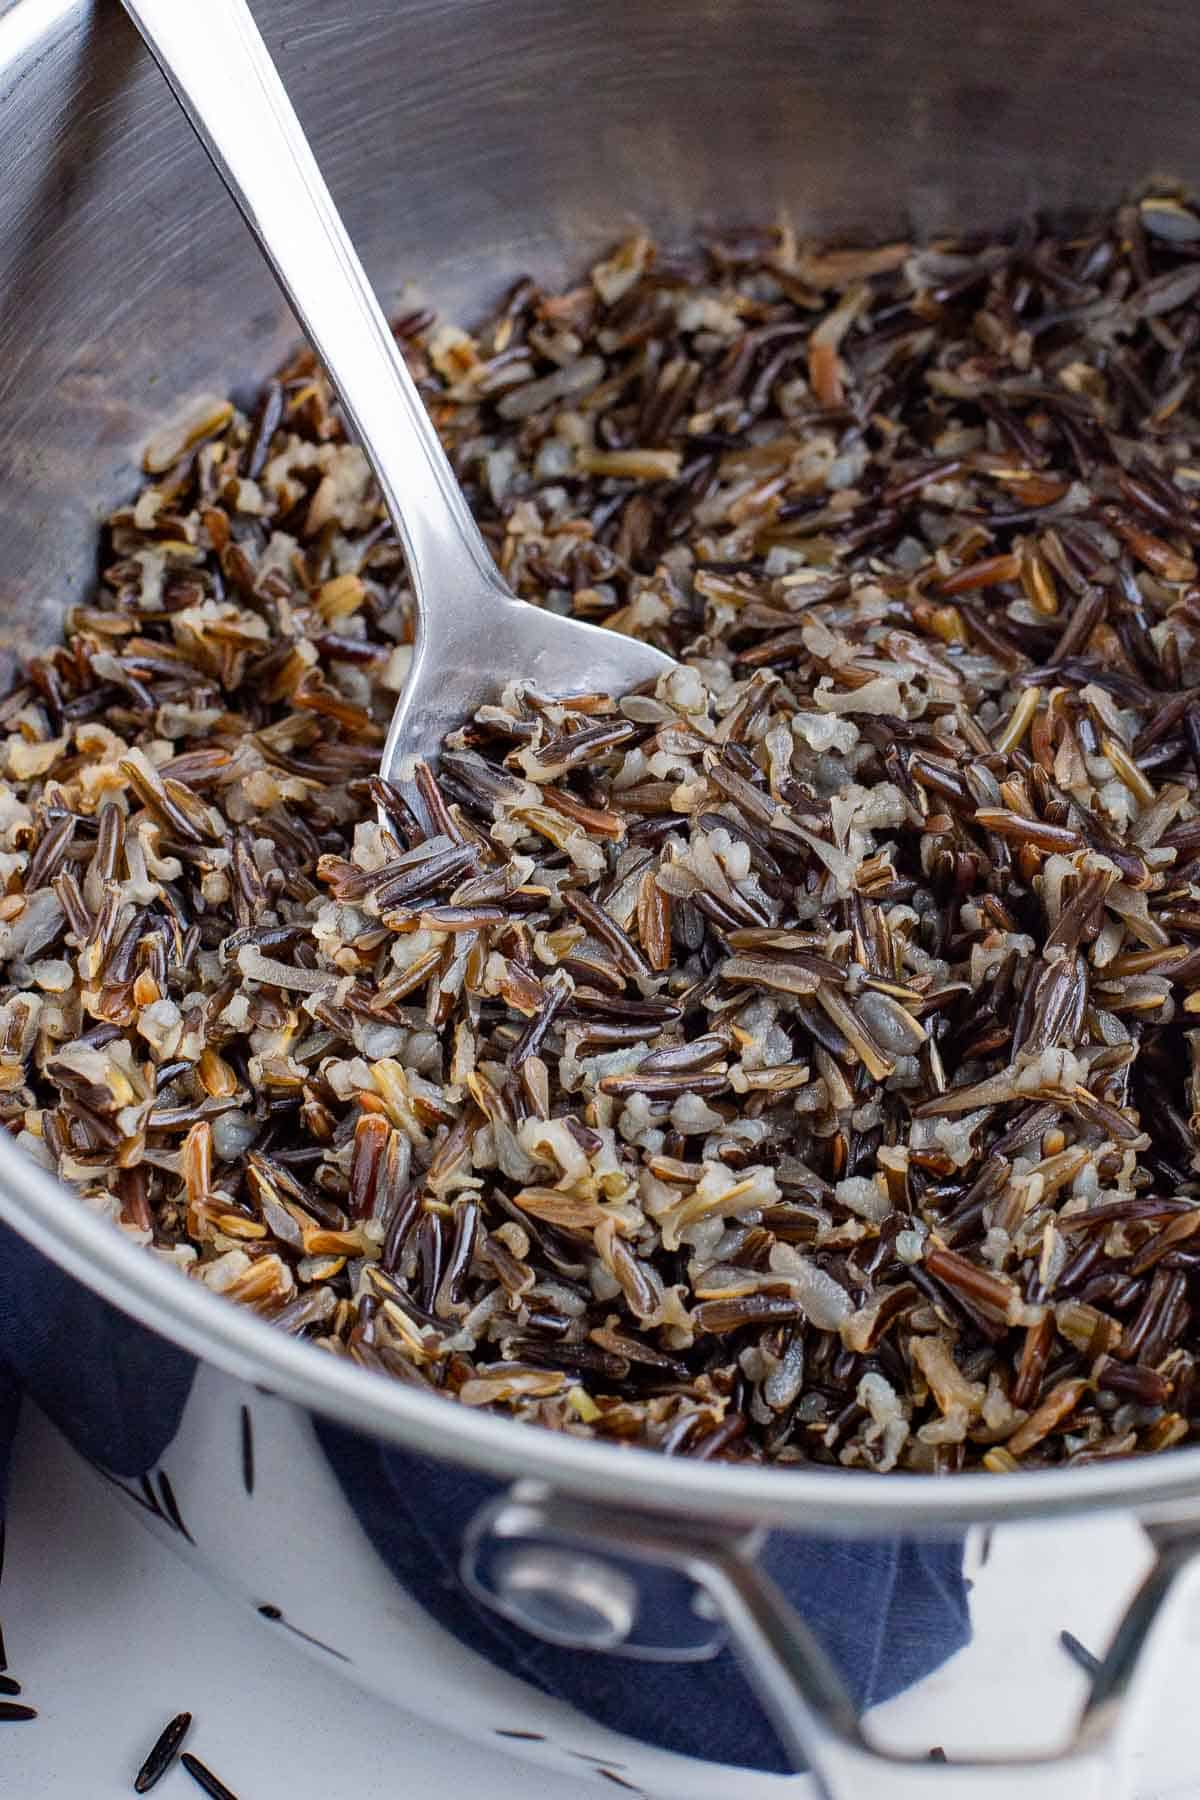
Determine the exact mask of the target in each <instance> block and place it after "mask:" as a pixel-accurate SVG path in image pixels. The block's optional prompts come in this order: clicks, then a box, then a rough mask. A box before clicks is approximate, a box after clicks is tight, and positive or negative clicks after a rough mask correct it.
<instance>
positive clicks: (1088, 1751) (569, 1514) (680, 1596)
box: [462, 1482, 1200, 1800]
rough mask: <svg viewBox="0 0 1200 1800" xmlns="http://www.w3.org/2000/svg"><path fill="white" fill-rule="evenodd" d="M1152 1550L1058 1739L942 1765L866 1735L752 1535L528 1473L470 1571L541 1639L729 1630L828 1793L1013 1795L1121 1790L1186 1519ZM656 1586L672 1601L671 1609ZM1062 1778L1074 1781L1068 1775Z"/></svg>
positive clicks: (481, 1528) (715, 1644)
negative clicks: (573, 1489)
mask: <svg viewBox="0 0 1200 1800" xmlns="http://www.w3.org/2000/svg"><path fill="white" fill-rule="evenodd" d="M1147 1529H1148V1531H1149V1534H1150V1536H1151V1539H1152V1541H1153V1542H1154V1545H1155V1548H1156V1551H1157V1557H1156V1560H1155V1562H1154V1564H1153V1566H1152V1567H1151V1569H1150V1571H1149V1573H1148V1574H1147V1576H1146V1578H1145V1580H1144V1581H1143V1582H1142V1584H1141V1586H1140V1587H1139V1589H1138V1591H1137V1593H1136V1594H1135V1595H1134V1596H1133V1599H1132V1600H1131V1601H1130V1603H1129V1606H1128V1607H1127V1609H1126V1611H1125V1615H1124V1617H1123V1618H1122V1621H1121V1623H1120V1626H1119V1627H1118V1629H1117V1633H1116V1635H1115V1637H1114V1639H1113V1642H1112V1646H1111V1648H1110V1650H1109V1652H1108V1654H1107V1656H1106V1657H1105V1659H1104V1661H1103V1663H1102V1664H1101V1666H1100V1668H1099V1669H1098V1670H1097V1672H1096V1675H1095V1677H1094V1680H1093V1685H1092V1692H1091V1695H1090V1697H1089V1699H1088V1702H1087V1704H1086V1706H1085V1707H1084V1710H1083V1714H1082V1717H1081V1719H1080V1721H1079V1724H1078V1727H1077V1729H1076V1731H1075V1733H1074V1734H1073V1736H1072V1738H1071V1739H1070V1741H1069V1742H1068V1743H1067V1744H1066V1745H1064V1747H1063V1748H1062V1749H1060V1750H1055V1751H1050V1752H1048V1753H1045V1754H1032V1755H1027V1756H1023V1755H1016V1756H1012V1757H1004V1756H993V1757H986V1758H982V1757H980V1758H976V1757H968V1758H965V1759H962V1760H959V1759H955V1760H954V1761H948V1762H946V1763H939V1762H931V1761H929V1759H928V1758H927V1757H926V1756H916V1755H906V1754H903V1753H897V1752H893V1751H890V1750H887V1749H884V1748H882V1747H880V1746H879V1745H877V1744H876V1743H874V1742H873V1741H872V1739H871V1738H870V1737H869V1735H868V1734H867V1732H866V1730H865V1729H864V1726H863V1722H862V1720H861V1718H860V1717H859V1714H858V1711H857V1708H856V1706H855V1704H854V1701H853V1700H852V1698H851V1696H850V1694H849V1692H848V1690H847V1688H846V1686H845V1683H844V1682H843V1680H842V1678H841V1676H840V1675H839V1674H838V1672H837V1670H836V1669H835V1668H834V1666H833V1664H832V1663H831V1662H830V1660H829V1658H828V1657H827V1656H826V1654H825V1652H824V1650H823V1649H822V1648H821V1646H820V1644H818V1642H817V1641H816V1639H815V1638H814V1637H813V1635H812V1633H811V1632H810V1631H809V1629H808V1627H807V1625H806V1624H805V1623H804V1620H803V1619H802V1618H801V1617H800V1615H799V1613H797V1612H796V1610H795V1608H794V1607H792V1606H791V1605H790V1603H789V1602H788V1601H787V1600H786V1599H785V1598H784V1596H783V1595H782V1594H781V1593H780V1591H779V1589H778V1588H777V1587H776V1585H775V1583H774V1582H773V1581H771V1580H770V1578H769V1577H768V1576H766V1575H764V1574H763V1572H762V1570H761V1569H760V1568H759V1566H758V1564H757V1561H756V1556H757V1551H758V1548H759V1546H760V1544H761V1541H762V1534H761V1532H756V1531H743V1530H739V1529H738V1527H737V1526H736V1524H732V1523H731V1524H729V1525H724V1526H722V1525H719V1524H712V1523H706V1522H704V1521H683V1520H680V1519H676V1518H670V1519H666V1518H657V1517H655V1516H654V1515H652V1514H646V1513H634V1512H630V1511H629V1510H627V1509H625V1508H617V1507H610V1506H606V1505H605V1504H604V1503H603V1502H591V1501H587V1502H581V1501H577V1500H573V1499H570V1498H569V1497H567V1496H566V1495H562V1494H557V1493H554V1492H552V1491H551V1490H549V1489H547V1488H545V1487H543V1486H541V1485H540V1484H536V1483H525V1482H522V1483H520V1484H518V1485H517V1486H516V1487H514V1488H513V1489H511V1490H510V1492H509V1493H507V1494H505V1495H502V1496H501V1497H500V1499H498V1500H496V1501H494V1502H492V1504H491V1505H489V1506H488V1507H487V1508H486V1509H485V1510H484V1511H483V1512H481V1513H480V1514H479V1515H478V1517H477V1518H476V1520H475V1521H474V1523H473V1525H472V1527H471V1530H470V1532H469V1534H468V1537H467V1542H466V1545H465V1547H464V1552H463V1563H462V1573H463V1579H464V1580H465V1582H466V1583H467V1585H468V1587H469V1588H470V1589H471V1591H472V1592H473V1593H474V1594H475V1595H476V1597H477V1598H479V1599H481V1600H483V1601H484V1602H485V1603H486V1604H487V1605H489V1606H491V1607H493V1608H494V1609H495V1610H496V1611H498V1612H501V1613H503V1614H504V1616H505V1617H506V1618H508V1619H510V1620H512V1621H513V1622H514V1623H516V1624H519V1625H521V1626H522V1627H523V1628H524V1629H525V1630H527V1631H531V1632H533V1633H534V1635H536V1636H539V1637H544V1638H547V1639H549V1641H551V1642H553V1643H558V1644H564V1645H572V1646H574V1647H576V1648H580V1649H591V1650H597V1649H602V1650H607V1651H609V1652H611V1653H614V1654H616V1655H625V1656H635V1657H636V1656H640V1657H647V1656H649V1657H652V1658H656V1659H660V1660H685V1659H687V1658H689V1657H690V1658H696V1657H704V1656H711V1655H714V1654H715V1653H716V1651H717V1650H718V1649H719V1648H720V1645H721V1642H722V1641H723V1639H724V1637H725V1634H726V1633H727V1634H728V1637H729V1639H730V1641H732V1643H733V1645H734V1647H735V1648H736V1650H737V1651H738V1653H739V1655H740V1657H741V1660H742V1663H743V1665H744V1668H745V1671H746V1675H747V1678H748V1679H749V1681H750V1683H751V1685H752V1687H753V1688H754V1690H755V1692H756V1693H757V1695H758V1698H759V1701H760V1703H761V1705H762V1707H763V1710H764V1711H765V1712H766V1713H767V1714H768V1716H769V1717H770V1719H771V1722H772V1724H773V1725H774V1727H775V1730H776V1732H777V1733H778V1735H779V1739H780V1742H781V1743H782V1745H783V1747H784V1749H785V1750H786V1751H787V1753H788V1755H789V1756H790V1758H791V1759H792V1762H793V1764H794V1766H795V1767H796V1768H797V1769H801V1768H808V1769H811V1770H812V1772H813V1774H814V1775H815V1776H816V1778H817V1781H818V1784H819V1789H820V1792H821V1794H822V1796H823V1800H862V1796H863V1795H865V1794H868V1793H869V1794H871V1795H872V1796H875V1795H878V1796H879V1800H926V1796H928V1794H929V1793H930V1784H931V1783H933V1784H935V1785H936V1783H937V1782H938V1780H939V1779H946V1780H948V1779H949V1778H950V1777H949V1776H948V1775H947V1774H946V1771H950V1773H951V1774H952V1776H953V1779H954V1781H955V1783H956V1786H955V1789H954V1791H955V1793H956V1795H957V1794H965V1793H967V1792H968V1791H970V1792H971V1793H972V1794H977V1795H978V1796H979V1800H1011V1796H1012V1792H1013V1783H1014V1780H1016V1779H1017V1778H1019V1779H1020V1781H1021V1793H1022V1796H1023V1800H1039V1796H1043V1795H1044V1796H1045V1800H1050V1795H1051V1793H1053V1794H1054V1796H1055V1800H1062V1797H1063V1796H1064V1795H1065V1794H1066V1793H1067V1792H1069V1794H1070V1796H1071V1800H1093V1796H1094V1797H1095V1800H1100V1797H1101V1796H1103V1800H1121V1797H1122V1796H1123V1795H1125V1794H1127V1793H1128V1792H1129V1791H1130V1784H1131V1771H1130V1768H1129V1757H1130V1752H1131V1750H1132V1748H1133V1747H1134V1745H1135V1744H1136V1742H1137V1740H1138V1737H1139V1729H1138V1725H1139V1719H1140V1717H1141V1715H1142V1714H1143V1713H1144V1712H1145V1711H1147V1710H1148V1708H1147V1707H1145V1706H1144V1705H1143V1700H1144V1699H1146V1698H1147V1697H1148V1691H1149V1689H1150V1688H1151V1685H1152V1681H1151V1670H1150V1661H1151V1654H1150V1652H1151V1639H1152V1638H1157V1637H1159V1636H1160V1627H1165V1625H1166V1624H1167V1623H1168V1619H1167V1615H1168V1612H1169V1611H1170V1610H1171V1609H1172V1606H1173V1602H1174V1600H1175V1597H1176V1595H1177V1593H1178V1589H1179V1584H1180V1577H1181V1576H1182V1575H1183V1573H1184V1571H1185V1570H1186V1569H1187V1568H1188V1567H1189V1566H1190V1565H1191V1563H1192V1562H1193V1560H1195V1558H1196V1557H1197V1556H1198V1555H1200V1526H1198V1525H1197V1524H1196V1523H1194V1522H1182V1523H1180V1522H1170V1523H1165V1522H1164V1523H1162V1524H1159V1525H1148V1526H1147ZM664 1597H665V1600H666V1604H664ZM1068 1784H1069V1785H1068Z"/></svg>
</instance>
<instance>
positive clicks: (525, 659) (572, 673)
mask: <svg viewBox="0 0 1200 1800" xmlns="http://www.w3.org/2000/svg"><path fill="white" fill-rule="evenodd" d="M124 4H125V10H126V12H127V13H128V14H129V16H130V18H131V19H132V20H133V22H134V24H135V25H136V26H137V28H138V30H139V31H140V32H141V34H142V36H143V38H144V39H145V41H146V43H147V45H148V46H149V48H150V50H151V51H152V53H153V55H154V56H155V58H156V60H157V61H158V63H159V65H160V66H161V68H162V71H163V73H164V75H165V76H166V78H167V80H168V81H169V82H170V84H171V87H172V88H173V89H174V91H175V95H176V98H177V99H178V101H179V103H180V105H181V106H182V108H183V110H184V112H185V114H186V115H187V117H188V120H189V122H190V123H191V125H192V127H193V129H194V130H195V132H196V135H197V137H198V138H199V139H200V142H201V143H202V144H203V145H204V147H205V149H206V150H207V152H208V154H209V156H210V158H211V159H212V162H213V164H214V166H215V167H216V169H217V172H218V174H219V175H220V176H221V178H222V180H223V181H224V182H225V184H226V186H227V187H228V189H229V191H230V193H231V195H232V197H233V198H234V200H236V202H237V204H238V206H239V207H240V209H241V211H242V214H243V216H244V218H245V220H246V223H247V224H248V225H249V227H250V229H251V231H252V232H253V234H254V236H255V238H256V239H257V241H258V243H259V246H260V247H261V249H262V251H263V254H264V255H265V257H266V258H267V261H268V262H269V263H270V264H271V267H272V269H273V270H274V272H275V276H276V278H277V280H278V281H279V284H280V286H281V287H282V289H283V291H284V293H285V294H286V296H287V298H288V300H289V301H290V303H291V306H292V310H293V311H294V313H295V315H296V317H297V319H298V320H299V321H300V323H301V325H302V326H303V327H304V333H305V336H306V337H307V338H308V340H309V342H310V343H311V344H312V346H313V348H314V349H315V350H316V352H317V355H318V356H319V357H320V358H321V361H322V362H323V363H324V365H325V367H326V369H327V370H328V372H329V374H330V376H331V377H332V379H333V383H334V386H335V387H336V388H337V390H338V393H339V395H340V397H341V401H342V405H343V407H344V409H345V412H346V415H347V417H348V419H349V420H350V423H351V426H352V428H353V430H354V433H355V435H356V436H357V438H358V440H359V442H360V444H361V445H362V447H363V449H364V450H365V451H366V454H367V458H368V461H369V462H370V464H371V467H372V468H373V470H374V471H375V476H376V479H377V480H378V482H379V486H380V491H381V492H382V494H383V497H384V500H385V503H386V505H387V508H388V511H389V512H390V514H391V516H392V520H393V523H394V524H395V525H396V528H397V531H398V532H399V535H400V541H401V543H402V544H403V545H404V552H405V556H406V559H407V562H408V569H409V579H410V581H411V583H412V588H413V593H414V595H415V598H416V608H417V632H416V644H415V647H414V654H413V661H412V668H411V670H410V673H409V677H408V680H407V682H406V683H405V687H404V692H403V693H402V694H401V696H400V698H399V700H398V702H397V704H396V710H395V715H394V717H393V720H392V726H391V730H390V731H389V733H388V738H387V743H386V745H385V747H384V751H383V758H382V765H381V766H382V773H383V774H384V775H385V776H386V777H388V778H389V779H395V778H396V777H397V776H398V775H399V774H400V772H401V766H402V763H403V760H404V758H405V757H407V756H427V757H428V756H433V755H434V754H435V753H436V752H437V750H438V749H439V747H440V745H441V742H442V739H443V738H444V737H445V735H446V733H447V732H448V731H450V730H452V729H453V728H454V727H455V726H457V725H460V724H461V723H462V721H463V720H464V719H467V718H469V717H470V716H471V714H472V713H473V712H474V710H475V708H476V707H477V706H479V705H480V704H482V702H484V701H486V700H497V699H499V697H500V694H501V692H502V690H503V688H504V686H505V684H506V683H507V682H508V681H510V680H513V679H517V680H524V681H528V682H531V683H532V684H533V685H534V686H535V687H538V688H541V689H542V690H543V691H544V692H549V693H581V692H583V691H585V690H587V689H595V688H600V689H602V690H605V691H607V692H610V693H623V692H626V691H627V690H628V689H629V688H633V687H637V686H638V685H639V683H641V682H643V681H652V680H654V679H655V678H656V677H657V676H659V675H663V674H666V673H667V672H668V671H669V670H671V669H672V668H674V666H675V664H674V662H673V661H672V659H671V658H670V657H668V656H664V655H662V653H661V652H659V651H657V650H655V649H653V648H652V647H651V646H650V645H648V644H641V643H638V642H636V641H635V640H634V639H631V638H625V637H621V636H619V635H617V634H615V633H613V632H610V631H603V630H601V629H600V627H598V626H595V625H588V624H585V623H584V622H583V621H582V620H579V619H568V618H559V617H558V616H557V615H556V614H552V613H541V612H536V611H534V610H532V609H531V608H530V607H528V606H526V605H524V604H522V603H521V602H520V601H519V600H517V599H516V597H515V595H513V594H512V593H511V592H510V591H509V589H508V588H507V587H506V585H505V583H504V580H503V578H502V576H501V574H500V571H499V569H497V567H496V565H495V563H494V562H493V560H492V557H491V555H490V553H489V551H488V547H487V545H486V544H485V543H484V541H483V538H482V537H481V536H480V533H479V530H478V528H477V527H476V524H475V521H474V519H473V518H472V516H471V512H470V508H469V507H468V506H467V503H466V501H465V500H464V499H463V496H462V493H461V491H460V489H459V486H458V483H457V481H456V480H455V478H454V472H453V470H452V469H451V467H450V464H449V462H448V461H447V459H446V456H445V454H444V452H443V450H442V447H441V444H440V443H439V441H438V436H437V433H436V431H435V430H434V428H433V426H432V425H431V424H430V421H429V418H428V416H427V414H426V412H425V408H424V406H423V405H422V404H421V399H420V396H419V395H418V393H417V390H416V386H415V385H414V383H413V380H412V377H411V376H410V375H409V373H408V369H407V367H406V366H405V362H404V358H403V356H402V355H401V354H400V351H399V349H398V348H397V345H396V341H395V339H394V338H393V336H392V333H391V331H390V330H389V329H388V323H387V320H386V319H385V318H384V316H383V313H382V311H381V310H380V307H379V302H378V301H377V300H376V298H375V295H374V294H373V293H372V291H371V285H370V283H369V281H368V280H367V276H366V273H365V271H364V269H363V266H362V264H361V263H360V261H359V259H358V256H357V254H356V253H355V250H354V246H353V244H352V243H351V242H350V239H349V237H348V236H347V233H346V229H345V226H344V225H343V224H342V221H341V219H340V218H339V217H338V213H337V208H336V207H335V206H334V203H333V200H332V198H331V197H330V193H329V189H328V188H327V186H326V185H325V181H324V179H323V178H322V175H321V171H320V169H319V168H318V166H317V163H316V159H315V158H314V156H313V154H312V150H311V149H310V147H309V144H308V141H307V139H306V138H305V135H304V131H303V128H302V127H301V125H300V121H299V120H298V119H297V117H296V114H295V111H294V109H293V107H292V105H291V102H290V101H289V99H288V97H287V93H286V92H285V90H284V87H283V85H282V83H281V81H280V79H279V74H278V71H277V70H276V68H275V65H274V63H273V62H272V61H271V57H270V55H269V53H268V51H267V48H266V45H265V44H264V43H263V41H262V36H261V34H260V32H259V30H258V28H257V26H256V25H255V23H254V19H253V17H252V16H251V13H250V10H249V8H248V7H247V6H246V4H245V0H205V5H204V6H203V8H200V7H194V6H180V5H178V4H177V0H124Z"/></svg>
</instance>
